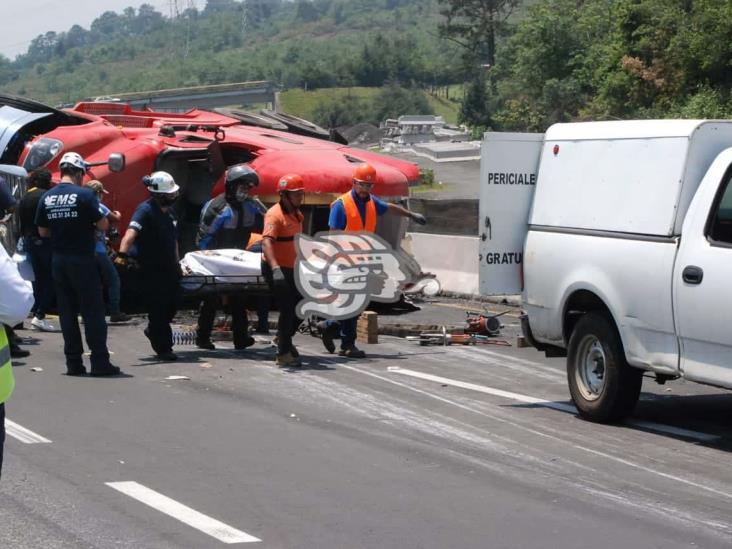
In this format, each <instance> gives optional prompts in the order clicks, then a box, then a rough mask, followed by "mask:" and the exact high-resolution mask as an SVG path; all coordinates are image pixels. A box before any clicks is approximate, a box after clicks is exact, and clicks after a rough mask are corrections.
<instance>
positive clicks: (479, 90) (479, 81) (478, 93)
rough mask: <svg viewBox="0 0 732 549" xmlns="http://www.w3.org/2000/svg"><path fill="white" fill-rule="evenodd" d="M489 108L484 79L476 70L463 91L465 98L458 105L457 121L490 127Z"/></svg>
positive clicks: (476, 126) (479, 126) (491, 123)
mask: <svg viewBox="0 0 732 549" xmlns="http://www.w3.org/2000/svg"><path fill="white" fill-rule="evenodd" d="M489 110H490V109H489V106H488V88H487V86H486V81H485V78H484V77H483V75H482V74H481V73H480V72H478V73H476V76H475V77H474V78H473V79H472V80H471V81H470V84H468V87H467V89H466V91H465V98H464V99H463V101H462V103H461V105H460V114H459V115H458V122H460V123H461V124H466V125H468V126H471V127H474V128H482V129H487V128H490V127H492V126H493V120H492V119H491V115H490V114H489ZM481 133H482V132H481Z"/></svg>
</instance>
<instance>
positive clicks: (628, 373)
mask: <svg viewBox="0 0 732 549" xmlns="http://www.w3.org/2000/svg"><path fill="white" fill-rule="evenodd" d="M567 380H568V382H569V392H570V394H571V395H572V401H573V402H574V404H575V406H577V410H578V411H579V414H580V416H582V417H583V418H585V419H588V420H590V421H596V422H598V423H609V422H613V421H618V420H620V419H622V418H624V417H625V416H627V415H629V414H630V413H631V412H632V411H633V408H634V407H635V404H636V402H638V396H639V395H640V389H641V383H642V381H643V371H642V370H640V369H638V368H633V367H632V366H630V365H629V364H628V362H627V361H626V360H625V353H624V352H623V345H622V342H621V340H620V335H619V334H618V331H617V329H616V328H615V324H614V323H613V321H612V320H611V319H610V318H608V316H607V315H605V314H602V313H588V314H586V315H584V316H583V317H582V318H580V320H579V321H578V322H577V325H576V326H575V329H574V331H573V332H572V336H571V337H570V339H569V350H568V354H567Z"/></svg>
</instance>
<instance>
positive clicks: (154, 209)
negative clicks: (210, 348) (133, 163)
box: [115, 172, 180, 361]
mask: <svg viewBox="0 0 732 549" xmlns="http://www.w3.org/2000/svg"><path fill="white" fill-rule="evenodd" d="M143 183H144V184H145V186H146V187H147V189H148V191H150V198H149V199H148V200H146V201H145V202H143V203H142V204H140V205H139V206H138V207H137V209H136V210H135V213H134V214H133V215H132V220H131V221H130V225H129V227H128V228H127V232H126V233H125V235H124V237H123V238H122V242H121V244H120V246H119V254H118V257H117V259H116V260H115V263H117V264H118V265H121V266H123V267H125V266H127V263H128V256H127V254H128V253H129V252H130V248H132V245H133V244H134V245H135V247H136V248H137V262H138V264H139V266H140V273H139V274H140V281H141V285H142V293H143V296H144V299H145V306H146V308H147V317H148V325H147V328H146V329H145V335H146V336H147V338H148V339H149V340H150V343H151V345H152V348H153V350H154V351H155V353H156V354H157V356H158V358H159V359H160V360H163V361H173V360H176V359H177V358H178V357H177V356H176V355H175V353H173V333H172V330H171V328H170V323H171V321H172V320H173V318H174V317H175V313H176V312H177V310H178V299H179V297H180V284H179V281H180V265H179V263H178V260H179V255H178V229H177V220H176V217H175V212H174V211H173V204H175V201H176V200H177V198H178V193H179V190H180V187H178V185H177V184H176V183H175V180H174V179H173V177H172V176H171V175H170V174H169V173H167V172H155V173H153V174H152V175H149V176H145V177H144V178H143Z"/></svg>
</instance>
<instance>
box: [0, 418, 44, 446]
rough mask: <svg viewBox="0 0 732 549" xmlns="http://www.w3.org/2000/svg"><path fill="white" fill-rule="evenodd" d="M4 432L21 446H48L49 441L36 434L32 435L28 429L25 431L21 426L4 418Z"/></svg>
mask: <svg viewBox="0 0 732 549" xmlns="http://www.w3.org/2000/svg"><path fill="white" fill-rule="evenodd" d="M5 432H6V433H7V434H8V435H10V436H11V437H13V438H14V439H17V440H19V441H20V442H22V443H23V444H50V443H51V441H50V440H48V439H47V438H46V437H42V436H41V435H39V434H38V433H34V432H33V431H31V430H30V429H26V428H25V427H23V426H22V425H18V424H17V423H15V422H14V421H10V420H9V419H8V418H5Z"/></svg>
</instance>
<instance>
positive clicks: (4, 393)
mask: <svg viewBox="0 0 732 549" xmlns="http://www.w3.org/2000/svg"><path fill="white" fill-rule="evenodd" d="M14 387H15V380H14V379H13V367H12V365H11V364H10V344H9V343H8V335H7V334H6V333H5V328H4V327H3V326H2V325H1V324H0V404H2V403H3V402H5V401H6V400H8V398H10V395H11V393H12V392H13V388H14Z"/></svg>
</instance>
